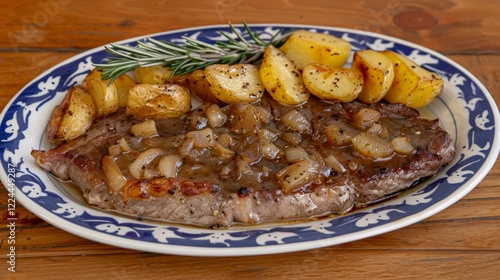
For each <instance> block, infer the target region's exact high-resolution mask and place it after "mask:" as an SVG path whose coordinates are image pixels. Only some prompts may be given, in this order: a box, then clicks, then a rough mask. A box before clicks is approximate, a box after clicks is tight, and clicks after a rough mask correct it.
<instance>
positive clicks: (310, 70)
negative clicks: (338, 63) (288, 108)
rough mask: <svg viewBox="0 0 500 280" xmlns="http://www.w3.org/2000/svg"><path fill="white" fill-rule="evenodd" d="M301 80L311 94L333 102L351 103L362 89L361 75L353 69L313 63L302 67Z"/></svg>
mask: <svg viewBox="0 0 500 280" xmlns="http://www.w3.org/2000/svg"><path fill="white" fill-rule="evenodd" d="M302 79H303V80H304V85H305V86H306V88H307V89H308V90H309V91H310V92H311V94H313V95H315V96H317V97H319V98H320V99H323V100H329V101H334V102H349V101H353V100H354V99H356V98H357V97H358V95H359V93H360V92H361V89H362V88H363V75H362V74H361V72H359V71H358V70H357V69H355V68H334V67H328V66H326V65H323V64H316V63H313V64H309V65H307V66H306V67H304V70H303V71H302Z"/></svg>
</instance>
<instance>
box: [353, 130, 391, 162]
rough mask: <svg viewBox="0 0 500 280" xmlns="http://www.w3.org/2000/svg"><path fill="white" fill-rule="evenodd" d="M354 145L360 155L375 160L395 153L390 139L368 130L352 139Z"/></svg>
mask: <svg viewBox="0 0 500 280" xmlns="http://www.w3.org/2000/svg"><path fill="white" fill-rule="evenodd" d="M352 145H353V149H354V151H356V152H357V153H359V154H360V155H362V156H364V157H366V158H371V159H375V160H376V159H384V158H388V157H390V156H391V155H392V154H393V153H394V149H393V148H392V145H391V143H390V142H389V141H387V140H385V139H382V138H380V137H378V136H377V135H373V134H370V133H366V132H362V133H360V134H358V135H356V136H355V137H354V138H353V139H352Z"/></svg>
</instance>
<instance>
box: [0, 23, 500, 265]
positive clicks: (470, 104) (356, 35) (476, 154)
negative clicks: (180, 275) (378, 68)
mask: <svg viewBox="0 0 500 280" xmlns="http://www.w3.org/2000/svg"><path fill="white" fill-rule="evenodd" d="M236 27H237V28H238V29H240V30H241V31H242V32H243V33H245V32H244V29H243V28H242V26H239V25H237V26H236ZM251 28H252V29H253V30H255V31H258V32H261V33H262V36H263V38H270V37H271V36H272V35H273V34H275V33H276V32H279V31H280V30H281V31H284V32H287V31H289V30H291V29H308V30H314V31H317V32H322V33H323V32H324V33H330V34H333V35H335V36H337V37H341V38H343V39H345V40H347V41H349V42H350V43H351V44H352V47H353V51H356V50H359V49H373V50H376V51H381V50H386V49H389V50H394V51H396V52H398V53H401V54H404V55H406V56H408V57H410V58H411V59H413V60H414V61H415V62H417V63H418V64H419V65H422V66H423V67H424V68H427V69H429V70H431V71H434V72H436V73H438V74H440V75H441V76H442V77H443V79H444V80H445V86H444V92H443V94H442V95H441V96H440V98H439V99H438V100H436V101H435V102H433V103H432V104H431V105H429V106H427V107H426V108H423V109H422V110H421V112H422V114H423V115H424V116H426V115H427V116H431V117H438V118H439V119H440V123H441V125H442V126H443V127H444V128H445V129H446V130H447V131H448V132H449V133H450V134H451V136H452V137H453V139H454V140H455V147H456V152H457V153H456V157H455V158H454V160H453V161H452V162H451V163H450V164H449V165H447V166H446V167H445V168H443V169H441V170H440V171H439V172H438V173H437V174H436V175H435V176H434V177H432V178H431V179H429V180H427V181H425V182H424V183H423V184H420V185H419V186H418V187H416V188H414V189H412V190H411V191H410V192H408V193H406V194H405V195H404V196H400V197H397V198H395V199H391V200H388V201H386V202H384V203H381V204H377V205H374V206H372V207H368V208H365V209H362V210H359V211H355V212H352V213H349V214H347V215H344V216H340V217H332V218H324V219H319V220H313V221H306V222H300V223H299V222H297V223H282V224H262V225H256V226H251V227H238V226H236V227H233V228H230V229H227V230H208V229H201V228H195V227H188V226H179V225H174V224H166V223H158V222H152V221H141V220H138V219H134V218H133V217H125V216H122V215H119V214H114V213H110V212H105V211H101V210H98V209H95V208H92V207H89V206H88V205H86V204H85V202H84V201H83V200H82V199H81V197H80V196H79V195H78V191H74V190H73V189H72V188H67V187H65V186H64V185H63V184H61V183H60V182H58V181H57V180H54V179H53V178H52V177H51V176H49V175H48V174H47V173H46V172H44V171H43V170H42V169H40V168H39V167H38V166H37V165H36V164H35V162H34V160H33V158H32V157H31V156H30V151H31V150H32V149H48V148H50V144H49V143H48V142H47V140H46V139H45V134H44V130H45V127H46V125H47V122H48V119H49V116H50V112H51V111H52V109H53V108H54V106H56V105H57V104H59V102H60V101H61V100H62V98H63V96H64V94H65V92H66V91H67V90H68V88H70V87H71V86H73V85H75V84H77V83H81V82H82V80H83V78H84V76H85V75H86V74H87V73H88V72H89V71H90V70H91V69H92V67H93V66H92V64H93V63H97V62H100V61H101V60H102V59H103V58H104V57H106V56H108V54H107V53H106V52H105V51H104V48H103V47H99V48H95V49H92V50H89V51H87V52H84V53H82V54H80V55H77V56H75V57H73V58H70V59H68V60H66V61H64V62H62V63H60V64H58V65H56V66H54V67H53V68H51V69H49V70H47V71H46V72H44V73H43V74H41V75H40V76H38V77H37V78H36V79H34V80H33V81H32V82H31V83H29V84H28V85H26V86H25V87H24V88H23V89H22V90H21V91H20V92H19V93H18V94H17V95H16V96H15V97H14V98H13V99H12V100H11V101H10V103H9V104H8V105H7V106H6V108H5V109H4V111H3V112H2V115H1V125H0V131H1V134H0V151H1V154H2V157H1V159H0V160H1V165H2V169H1V170H0V175H1V179H2V182H3V184H4V185H5V186H6V188H7V190H8V191H9V193H12V194H13V195H15V199H16V200H17V202H19V203H21V204H22V205H23V206H24V207H26V208H27V209H28V210H29V211H31V212H32V213H35V214H36V215H37V216H39V217H40V218H42V219H44V220H45V221H47V222H49V223H51V224H52V225H54V226H56V227H59V228H61V229H63V230H66V231H68V232H70V233H72V234H75V235H78V236H81V237H83V238H86V239H89V240H93V241H96V242H101V243H104V244H108V245H113V246H118V247H123V248H128V249H134V250H140V251H147V252H154V253H164V254H177V255H190V256H242V255H259V254H273V253H283V252H292V251H299V250H306V249H312V248H318V247H324V246H330V245H335V244H340V243H345V242H350V241H354V240H358V239H361V238H366V237H370V236H374V235H378V234H382V233H385V232H388V231H392V230H396V229H399V228H402V227H405V226H408V225H411V224H413V223H416V222H418V221H421V220H423V219H426V218H428V217H429V216H431V215H433V214H436V213H437V212H439V211H441V210H443V209H445V208H446V207H448V206H450V205H451V204H453V203H455V202H456V201H458V200H459V199H460V198H462V197H463V196H464V195H466V194H467V193H468V192H470V191H471V190H472V189H473V188H474V187H475V186H476V185H477V184H479V182H480V181H481V180H482V179H483V178H484V176H486V174H487V173H488V172H489V170H490V169H491V167H492V166H493V164H494V162H495V160H496V158H497V156H498V153H499V149H500V143H498V142H499V138H500V137H499V127H498V124H499V122H500V117H499V112H498V108H497V107H496V104H495V102H494V101H493V99H492V97H491V95H490V94H489V93H488V91H487V89H486V88H485V87H484V86H483V85H482V84H481V83H480V82H479V81H478V80H477V79H476V78H475V77H474V76H473V75H472V74H471V73H469V72H468V71H467V70H465V69H464V68H462V67H461V66H459V65H458V64H457V63H455V62H453V61H451V60H450V59H448V58H446V57H444V56H442V55H440V54H439V53H436V52H434V51H432V50H429V49H427V48H424V47H421V46H418V45H415V44H413V43H410V42H406V41H402V40H399V39H396V38H392V37H388V36H383V35H379V34H375V33H369V32H364V31H357V30H349V29H339V28H331V27H321V26H307V25H275V24H266V25H264V24H258V25H251ZM219 30H224V31H226V32H229V31H230V30H229V28H228V27H227V26H207V27H200V28H190V29H183V30H176V31H170V32H165V33H159V34H153V35H148V36H145V37H154V38H156V39H162V40H167V41H171V42H175V43H182V42H183V39H181V36H189V37H192V38H197V39H199V40H202V41H206V42H209V43H213V42H215V41H217V40H226V38H225V37H223V36H221V35H220V34H219V33H218V31H219ZM145 37H140V38H133V39H130V40H126V41H123V42H119V43H131V44H134V43H135V41H137V40H140V39H143V38H145ZM351 59H352V56H351ZM349 61H351V60H349ZM14 181H15V182H14Z"/></svg>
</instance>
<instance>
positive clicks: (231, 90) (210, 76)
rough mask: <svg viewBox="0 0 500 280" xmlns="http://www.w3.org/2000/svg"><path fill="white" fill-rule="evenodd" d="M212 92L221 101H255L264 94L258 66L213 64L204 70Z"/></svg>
mask: <svg viewBox="0 0 500 280" xmlns="http://www.w3.org/2000/svg"><path fill="white" fill-rule="evenodd" d="M204 74H205V79H206V80H207V82H208V85H209V87H210V91H211V92H212V94H213V95H214V96H215V97H216V98H217V99H219V100H220V101H222V102H225V103H235V102H249V103H252V102H255V101H257V100H259V99H260V98H261V97H262V95H263V94H264V90H265V88H264V86H263V85H262V82H261V81H260V76H259V68H258V67H257V66H255V65H252V64H234V65H228V64H214V65H209V66H207V67H206V68H205V71H204Z"/></svg>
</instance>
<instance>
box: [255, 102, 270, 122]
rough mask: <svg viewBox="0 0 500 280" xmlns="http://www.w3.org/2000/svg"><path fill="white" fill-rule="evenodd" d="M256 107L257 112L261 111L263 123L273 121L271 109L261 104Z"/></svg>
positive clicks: (260, 115)
mask: <svg viewBox="0 0 500 280" xmlns="http://www.w3.org/2000/svg"><path fill="white" fill-rule="evenodd" d="M254 107H255V109H257V112H258V113H259V118H260V121H261V122H262V123H268V122H270V121H271V119H272V117H273V115H272V114H271V111H270V110H268V109H266V108H264V107H262V106H259V105H256V106H254Z"/></svg>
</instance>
